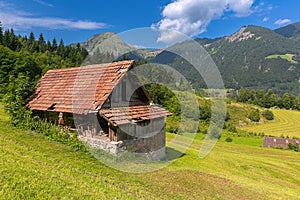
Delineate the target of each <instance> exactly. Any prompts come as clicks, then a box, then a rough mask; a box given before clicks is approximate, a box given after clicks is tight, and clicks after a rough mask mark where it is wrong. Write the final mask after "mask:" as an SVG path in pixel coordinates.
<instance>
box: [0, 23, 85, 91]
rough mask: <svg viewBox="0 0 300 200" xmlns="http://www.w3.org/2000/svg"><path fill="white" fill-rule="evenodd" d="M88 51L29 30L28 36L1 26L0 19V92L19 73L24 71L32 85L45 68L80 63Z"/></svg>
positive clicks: (4, 89)
mask: <svg viewBox="0 0 300 200" xmlns="http://www.w3.org/2000/svg"><path fill="white" fill-rule="evenodd" d="M87 54H88V52H87V51H86V50H85V49H83V48H81V47H80V45H79V44H77V46H65V45H64V41H63V40H62V39H61V40H60V41H59V42H57V40H56V38H53V40H52V41H51V42H50V41H49V40H48V41H45V39H44V37H43V34H42V33H41V34H40V35H39V37H38V38H36V36H35V35H34V34H33V33H32V32H31V33H30V35H29V37H27V36H20V35H16V34H15V33H14V30H13V29H9V30H5V31H4V30H2V26H1V23H0V94H1V96H3V94H5V93H7V92H8V91H7V88H8V85H9V83H10V82H12V81H13V80H14V79H16V78H17V77H18V75H19V74H23V75H26V76H27V77H28V79H29V80H28V81H29V82H30V83H32V84H33V85H34V84H35V83H36V82H37V80H38V79H39V78H40V77H41V76H42V75H43V74H44V73H45V72H46V71H48V70H49V69H55V68H68V67H74V66H78V65H80V64H81V63H82V61H83V60H84V58H85V57H86V56H87Z"/></svg>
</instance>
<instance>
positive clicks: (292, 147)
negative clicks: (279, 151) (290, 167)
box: [288, 143, 299, 152]
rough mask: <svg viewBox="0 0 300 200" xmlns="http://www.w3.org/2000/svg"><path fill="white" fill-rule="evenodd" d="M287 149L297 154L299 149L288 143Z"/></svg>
mask: <svg viewBox="0 0 300 200" xmlns="http://www.w3.org/2000/svg"><path fill="white" fill-rule="evenodd" d="M288 147H289V149H290V150H293V151H297V152H298V151H299V147H298V146H297V145H296V144H293V143H289V144H288Z"/></svg>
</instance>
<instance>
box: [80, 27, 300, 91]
mask: <svg viewBox="0 0 300 200" xmlns="http://www.w3.org/2000/svg"><path fill="white" fill-rule="evenodd" d="M108 37H112V38H114V39H112V40H109V41H110V42H107V43H106V44H103V41H105V40H107V38H108ZM195 41H197V42H198V43H199V44H201V45H202V46H203V47H204V48H205V49H206V50H207V52H209V54H210V55H211V57H212V59H213V60H214V61H215V63H216V65H217V66H218V68H219V71H220V73H221V75H222V78H223V81H224V84H225V86H226V87H227V88H235V89H238V88H241V87H247V88H252V89H264V90H267V89H273V90H274V91H275V92H277V93H280V94H282V93H284V92H294V93H298V92H299V83H300V64H299V63H300V22H299V23H295V24H290V25H288V26H285V27H282V28H279V29H276V30H271V29H268V28H264V27H259V26H244V27H241V28H240V29H239V30H238V31H237V32H235V33H233V34H232V35H230V36H226V37H222V38H215V39H210V38H196V39H195ZM81 45H82V46H83V47H85V48H87V50H88V51H89V52H90V58H92V59H90V60H89V61H88V62H90V63H93V62H105V61H108V62H110V61H112V60H114V59H116V55H121V54H122V52H127V53H126V56H127V57H129V58H131V59H136V60H138V59H146V60H148V61H150V62H156V63H162V64H167V65H170V66H172V67H173V68H175V69H176V70H178V71H179V72H181V73H182V74H183V75H184V76H185V77H186V78H187V79H188V80H189V81H190V82H191V83H192V84H193V86H194V87H195V88H202V87H205V86H206V85H205V83H204V81H203V79H202V78H201V77H200V76H199V75H198V74H197V73H196V72H195V71H194V70H193V69H192V67H191V65H190V64H189V63H188V62H186V61H185V60H184V59H182V58H180V57H178V56H176V55H172V54H171V53H170V52H166V51H161V50H147V49H137V48H135V47H132V46H130V45H128V44H126V43H125V42H124V41H122V39H121V38H119V37H118V36H117V35H115V34H114V33H104V34H99V35H95V36H93V37H91V38H90V39H89V40H87V41H86V42H84V43H82V44H81ZM175 45H176V44H175ZM128 52H129V53H128Z"/></svg>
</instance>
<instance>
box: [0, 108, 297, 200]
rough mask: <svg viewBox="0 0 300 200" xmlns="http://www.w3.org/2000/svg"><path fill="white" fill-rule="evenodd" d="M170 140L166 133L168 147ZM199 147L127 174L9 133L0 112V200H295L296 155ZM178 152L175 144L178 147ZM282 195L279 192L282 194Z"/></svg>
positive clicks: (31, 135)
mask: <svg viewBox="0 0 300 200" xmlns="http://www.w3.org/2000/svg"><path fill="white" fill-rule="evenodd" d="M173 136H174V135H170V134H168V141H169V140H170V139H171V138H172V137H173ZM201 143H202V140H201V139H200V138H199V139H196V140H195V141H194V143H193V144H192V146H191V147H190V148H189V149H188V151H187V152H186V154H185V155H184V156H182V157H181V158H179V159H178V160H177V161H175V162H174V163H173V164H171V165H170V166H168V167H167V168H164V169H162V170H159V171H156V172H152V173H147V174H128V173H123V172H120V171H116V170H114V169H111V168H108V167H106V166H104V165H103V164H101V163H100V162H99V161H98V160H96V159H94V158H93V157H91V156H90V155H89V154H86V153H80V152H74V151H72V150H70V149H68V148H67V147H65V146H63V145H61V144H58V143H55V142H52V141H49V140H47V139H45V138H43V137H40V136H37V135H35V134H34V133H25V132H23V131H20V130H18V129H15V128H12V127H11V126H10V125H9V123H8V117H7V115H6V114H4V113H3V109H2V108H1V109H0V160H1V162H0V175H1V176H0V184H1V187H0V196H1V198H4V199H33V198H38V199H45V198H46V199H82V198H86V199H204V198H207V199H270V198H272V199H283V198H287V199H296V198H298V197H299V195H300V192H299V185H300V170H299V163H298V159H295V157H299V153H295V152H291V151H282V150H274V149H261V148H260V147H255V146H247V145H239V144H232V143H226V142H219V143H218V144H217V146H216V147H215V149H214V150H213V151H212V152H211V153H210V154H209V156H208V157H206V158H205V159H199V158H198V151H199V148H200V146H201ZM178 145H180V144H178ZM283 188H284V190H283Z"/></svg>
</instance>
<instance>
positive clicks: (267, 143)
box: [263, 137, 300, 149]
mask: <svg viewBox="0 0 300 200" xmlns="http://www.w3.org/2000/svg"><path fill="white" fill-rule="evenodd" d="M289 143H291V144H294V145H296V146H298V147H300V140H296V139H289V138H277V137H264V141H263V147H266V148H270V147H277V148H283V149H287V148H289Z"/></svg>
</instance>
